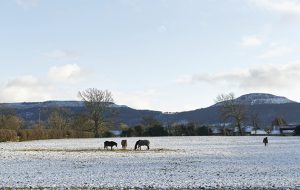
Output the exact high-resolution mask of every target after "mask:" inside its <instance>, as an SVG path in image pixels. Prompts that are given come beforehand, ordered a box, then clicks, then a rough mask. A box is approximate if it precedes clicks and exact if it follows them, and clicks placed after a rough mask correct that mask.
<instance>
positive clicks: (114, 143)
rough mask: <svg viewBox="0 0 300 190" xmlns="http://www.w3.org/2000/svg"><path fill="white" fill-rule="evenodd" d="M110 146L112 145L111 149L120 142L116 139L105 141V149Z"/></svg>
mask: <svg viewBox="0 0 300 190" xmlns="http://www.w3.org/2000/svg"><path fill="white" fill-rule="evenodd" d="M108 146H110V149H111V150H112V148H113V146H116V147H118V144H117V143H116V142H114V141H105V142H104V149H107V147H108Z"/></svg>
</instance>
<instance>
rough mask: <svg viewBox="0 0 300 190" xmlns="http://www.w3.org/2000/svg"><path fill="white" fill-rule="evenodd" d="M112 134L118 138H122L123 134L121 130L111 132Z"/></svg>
mask: <svg viewBox="0 0 300 190" xmlns="http://www.w3.org/2000/svg"><path fill="white" fill-rule="evenodd" d="M110 132H111V133H112V134H113V135H114V136H116V137H119V136H121V133H122V131H121V130H110Z"/></svg>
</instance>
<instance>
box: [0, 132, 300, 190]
mask: <svg viewBox="0 0 300 190" xmlns="http://www.w3.org/2000/svg"><path fill="white" fill-rule="evenodd" d="M262 138H263V137H156V138H142V139H148V140H150V142H151V143H150V148H151V149H150V151H133V150H132V149H133V146H134V143H135V141H136V140H138V139H139V138H127V140H128V150H127V151H122V150H115V151H104V150H103V142H104V141H105V140H114V141H116V142H118V144H120V142H121V140H122V139H123V138H113V139H64V140H45V141H31V142H8V143H0V157H1V159H0V188H1V187H50V188H51V187H54V188H66V187H87V188H89V187H99V188H101V187H103V188H109V187H111V188H121V187H124V188H126V187H128V188H133V187H139V188H143V187H153V188H200V187H205V188H225V189H226V188H261V187H265V188H272V189H273V188H275V189H276V188H278V189H281V188H291V189H300V147H299V146H300V138H299V137H269V145H268V146H267V147H265V146H264V145H263V143H262ZM100 148H101V149H100ZM118 148H120V146H119V147H118ZM144 148H145V147H144Z"/></svg>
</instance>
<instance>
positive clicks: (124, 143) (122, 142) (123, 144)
mask: <svg viewBox="0 0 300 190" xmlns="http://www.w3.org/2000/svg"><path fill="white" fill-rule="evenodd" d="M121 145H122V148H123V149H126V147H127V140H122V141H121Z"/></svg>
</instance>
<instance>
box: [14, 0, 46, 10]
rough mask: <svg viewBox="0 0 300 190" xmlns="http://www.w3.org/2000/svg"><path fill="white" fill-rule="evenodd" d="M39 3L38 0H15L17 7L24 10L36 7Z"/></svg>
mask: <svg viewBox="0 0 300 190" xmlns="http://www.w3.org/2000/svg"><path fill="white" fill-rule="evenodd" d="M39 2H40V1H39V0H16V3H17V5H19V6H20V7H22V8H24V9H30V8H34V7H37V6H38V4H39Z"/></svg>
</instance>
